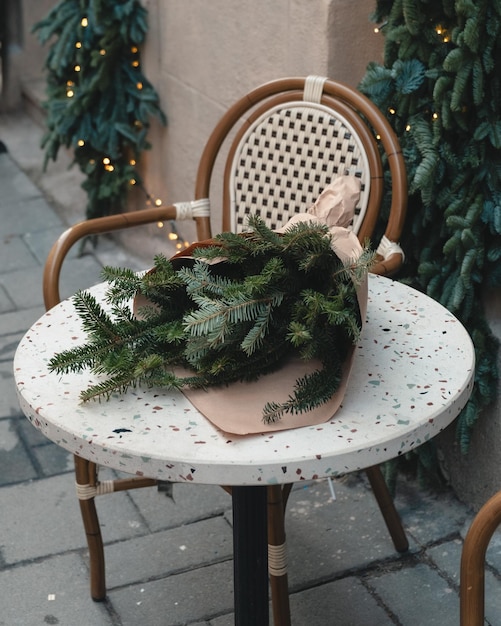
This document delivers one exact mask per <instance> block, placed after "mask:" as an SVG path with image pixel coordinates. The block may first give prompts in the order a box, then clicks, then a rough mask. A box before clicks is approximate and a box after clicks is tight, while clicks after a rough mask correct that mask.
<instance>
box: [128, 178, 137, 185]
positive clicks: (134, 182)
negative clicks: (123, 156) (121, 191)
mask: <svg viewBox="0 0 501 626" xmlns="http://www.w3.org/2000/svg"><path fill="white" fill-rule="evenodd" d="M136 182H137V181H136V179H135V178H131V179H130V180H129V184H131V185H135V184H136Z"/></svg>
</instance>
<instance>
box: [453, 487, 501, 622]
mask: <svg viewBox="0 0 501 626" xmlns="http://www.w3.org/2000/svg"><path fill="white" fill-rule="evenodd" d="M499 524H501V491H498V493H497V494H495V495H494V496H492V498H490V500H488V501H487V502H486V503H485V504H484V506H483V507H482V508H481V509H480V511H479V512H478V513H477V515H476V516H475V519H474V520H473V522H472V524H471V526H470V529H469V530H468V533H467V535H466V538H465V540H464V545H463V551H462V554H461V574H460V587H459V598H460V615H461V618H460V624H461V626H483V624H484V613H485V609H484V597H485V581H484V574H485V572H484V568H485V553H486V552H487V547H488V545H489V542H490V540H491V538H492V535H493V534H494V531H495V530H496V528H497V527H498V526H499Z"/></svg>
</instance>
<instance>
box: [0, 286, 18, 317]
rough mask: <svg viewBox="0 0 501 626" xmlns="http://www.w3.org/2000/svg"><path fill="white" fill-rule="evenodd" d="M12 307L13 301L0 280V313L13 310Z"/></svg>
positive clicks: (13, 306)
mask: <svg viewBox="0 0 501 626" xmlns="http://www.w3.org/2000/svg"><path fill="white" fill-rule="evenodd" d="M14 309H15V305H14V303H13V302H12V300H11V299H10V297H9V294H8V293H7V291H6V290H5V288H4V286H3V285H2V284H1V282H0V313H7V312H9V311H13V310H14Z"/></svg>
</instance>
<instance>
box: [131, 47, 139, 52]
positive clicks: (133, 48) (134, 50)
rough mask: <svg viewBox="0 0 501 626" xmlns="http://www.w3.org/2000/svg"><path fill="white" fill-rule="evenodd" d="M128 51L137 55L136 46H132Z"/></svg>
mask: <svg viewBox="0 0 501 626" xmlns="http://www.w3.org/2000/svg"><path fill="white" fill-rule="evenodd" d="M130 51H131V52H132V54H137V52H138V49H137V46H132V48H131V49H130Z"/></svg>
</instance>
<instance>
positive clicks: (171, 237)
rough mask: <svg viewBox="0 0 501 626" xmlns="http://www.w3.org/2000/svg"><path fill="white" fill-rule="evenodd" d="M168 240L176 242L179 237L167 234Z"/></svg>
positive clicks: (175, 234)
mask: <svg viewBox="0 0 501 626" xmlns="http://www.w3.org/2000/svg"><path fill="white" fill-rule="evenodd" d="M169 239H170V240H171V241H177V240H178V239H179V235H178V234H177V233H169Z"/></svg>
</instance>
